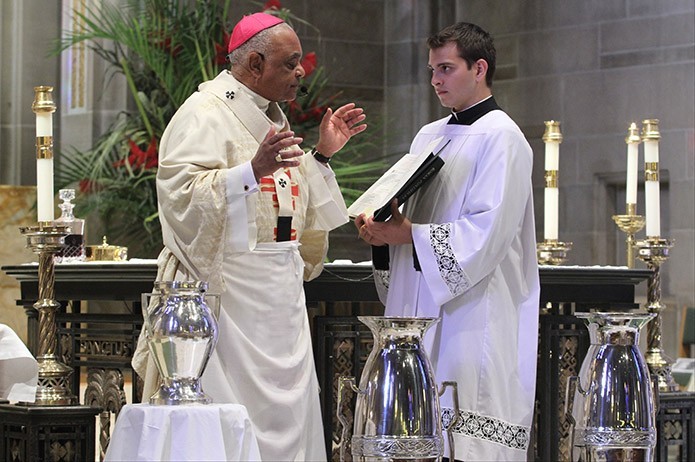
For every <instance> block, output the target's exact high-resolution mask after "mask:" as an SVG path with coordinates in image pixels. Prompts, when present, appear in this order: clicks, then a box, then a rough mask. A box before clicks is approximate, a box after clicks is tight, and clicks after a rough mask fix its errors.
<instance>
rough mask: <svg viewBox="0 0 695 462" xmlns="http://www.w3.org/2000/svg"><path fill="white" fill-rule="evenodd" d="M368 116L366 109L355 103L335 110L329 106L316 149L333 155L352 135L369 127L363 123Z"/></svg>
mask: <svg viewBox="0 0 695 462" xmlns="http://www.w3.org/2000/svg"><path fill="white" fill-rule="evenodd" d="M366 118H367V116H366V115H365V114H364V109H362V108H358V107H355V103H348V104H345V105H343V106H341V107H339V108H338V109H336V111H335V112H333V110H332V109H331V108H328V109H327V110H326V113H325V114H324V115H323V118H322V119H321V125H320V126H319V141H318V143H316V149H317V150H318V151H319V152H320V153H321V154H323V155H324V156H326V157H331V156H332V155H333V154H335V153H336V152H338V151H339V150H340V149H342V147H343V146H345V144H346V143H347V142H348V140H349V139H350V138H351V137H352V136H354V135H356V134H358V133H361V132H363V131H364V130H366V129H367V124H363V123H362V122H363V121H364V120H365V119H366Z"/></svg>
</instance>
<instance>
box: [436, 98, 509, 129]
mask: <svg viewBox="0 0 695 462" xmlns="http://www.w3.org/2000/svg"><path fill="white" fill-rule="evenodd" d="M495 109H500V107H499V106H498V105H497V101H495V98H494V96H492V95H491V96H488V97H487V98H486V99H484V100H482V101H481V102H479V103H477V104H474V105H473V106H471V107H469V108H468V109H464V110H463V111H460V112H452V113H451V118H450V119H449V121H448V122H447V125H473V122H475V121H476V120H478V119H480V118H481V117H482V116H484V115H485V114H487V113H488V112H490V111H494V110H495Z"/></svg>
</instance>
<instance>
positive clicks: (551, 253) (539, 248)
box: [536, 239, 572, 266]
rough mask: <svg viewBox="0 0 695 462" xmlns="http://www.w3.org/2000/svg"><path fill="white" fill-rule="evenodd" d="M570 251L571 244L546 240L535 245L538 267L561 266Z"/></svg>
mask: <svg viewBox="0 0 695 462" xmlns="http://www.w3.org/2000/svg"><path fill="white" fill-rule="evenodd" d="M571 249H572V243H571V242H561V241H558V240H554V239H546V240H544V241H543V242H539V243H537V244H536V252H537V254H538V263H539V264H540V265H555V266H558V265H562V264H563V263H565V261H566V260H567V253H568V252H569V251H570V250H571Z"/></svg>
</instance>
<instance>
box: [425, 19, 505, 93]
mask: <svg viewBox="0 0 695 462" xmlns="http://www.w3.org/2000/svg"><path fill="white" fill-rule="evenodd" d="M447 42H455V43H456V49H457V50H458V52H459V56H461V58H463V59H464V60H465V61H466V63H467V64H468V68H469V69H470V68H471V66H473V64H475V62H476V61H478V60H479V59H484V60H485V61H486V62H487V74H486V75H485V82H486V83H487V86H488V87H492V78H493V76H494V75H495V61H496V58H497V52H496V51H495V45H494V43H493V40H492V36H491V35H490V34H489V33H488V32H486V31H485V30H484V29H482V28H481V27H480V26H477V25H475V24H471V23H469V22H459V23H456V24H453V25H451V26H448V27H445V28H444V29H442V30H440V31H439V32H437V33H436V34H433V35H431V36H430V37H429V38H428V39H427V46H428V47H429V49H430V50H432V49H436V48H441V47H443V46H444V45H445V44H446V43H447Z"/></svg>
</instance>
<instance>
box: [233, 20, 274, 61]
mask: <svg viewBox="0 0 695 462" xmlns="http://www.w3.org/2000/svg"><path fill="white" fill-rule="evenodd" d="M281 22H285V21H283V20H282V19H280V18H278V17H277V16H273V15H272V14H268V13H254V14H250V15H248V16H244V17H243V18H242V19H241V21H239V22H238V23H237V25H236V26H234V30H232V37H231V38H230V39H229V47H228V49H227V53H231V52H232V51H234V50H236V49H237V48H239V47H240V46H242V45H243V44H244V43H246V42H247V41H248V40H249V39H250V38H251V37H253V36H254V35H256V34H257V33H259V32H260V31H262V30H266V29H267V28H269V27H273V26H275V25H276V24H280V23H281Z"/></svg>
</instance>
